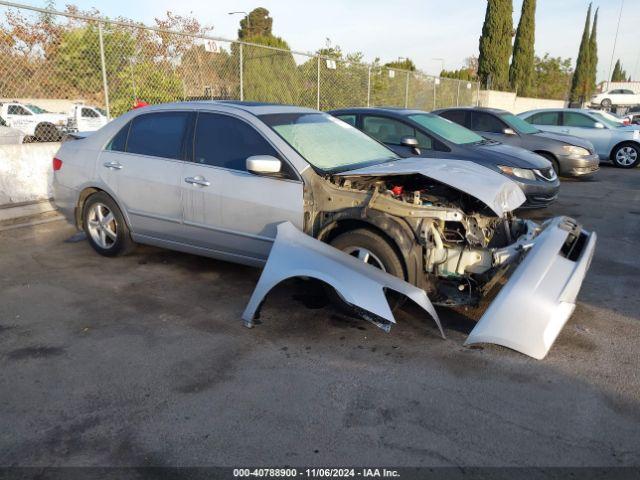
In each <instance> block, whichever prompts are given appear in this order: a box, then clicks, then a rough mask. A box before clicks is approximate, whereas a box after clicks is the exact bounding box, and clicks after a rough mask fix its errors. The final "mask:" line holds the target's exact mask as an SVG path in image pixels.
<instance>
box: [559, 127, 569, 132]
mask: <svg viewBox="0 0 640 480" xmlns="http://www.w3.org/2000/svg"><path fill="white" fill-rule="evenodd" d="M560 131H561V132H562V133H569V129H568V128H563V129H562V130H560Z"/></svg>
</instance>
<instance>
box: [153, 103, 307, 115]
mask: <svg viewBox="0 0 640 480" xmlns="http://www.w3.org/2000/svg"><path fill="white" fill-rule="evenodd" d="M207 107H209V108H211V109H212V110H215V109H216V108H215V107H226V108H232V109H238V110H242V111H245V112H248V113H251V114H253V115H256V116H258V115H266V114H271V113H318V111H317V110H314V109H312V108H306V107H296V106H295V105H282V104H279V103H266V102H241V101H236V100H193V101H187V102H173V103H160V104H157V105H148V106H145V107H142V108H141V110H142V111H145V112H147V111H156V110H172V109H185V108H186V109H189V110H202V109H204V110H206V109H207Z"/></svg>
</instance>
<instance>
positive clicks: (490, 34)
mask: <svg viewBox="0 0 640 480" xmlns="http://www.w3.org/2000/svg"><path fill="white" fill-rule="evenodd" d="M512 11H513V4H512V1H511V0H487V10H486V13H485V17H484V24H483V25H482V35H481V36H480V57H479V58H478V76H479V77H480V81H481V82H482V84H483V85H485V86H489V87H490V88H493V89H504V88H507V87H508V85H509V57H510V56H511V37H512V36H513V19H512V18H511V14H512Z"/></svg>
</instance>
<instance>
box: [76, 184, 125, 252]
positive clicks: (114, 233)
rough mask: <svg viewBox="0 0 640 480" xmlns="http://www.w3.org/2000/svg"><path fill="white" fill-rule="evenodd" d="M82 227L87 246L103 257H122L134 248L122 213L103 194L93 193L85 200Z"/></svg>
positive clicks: (109, 198) (108, 197) (111, 200)
mask: <svg viewBox="0 0 640 480" xmlns="http://www.w3.org/2000/svg"><path fill="white" fill-rule="evenodd" d="M83 227H84V231H85V233H86V235H87V239H88V240H89V244H90V245H91V246H92V247H93V249H94V250H95V251H96V252H98V253H99V254H100V255H104V256H105V257H115V256H117V255H124V254H126V253H128V252H129V251H131V250H132V249H133V247H134V246H135V244H134V243H133V240H131V235H130V233H129V227H128V226H127V224H126V222H125V220H124V216H123V215H122V212H121V211H120V209H119V208H118V206H117V205H116V202H114V201H113V199H112V198H111V197H110V196H109V195H107V194H106V193H104V192H98V193H94V194H93V195H91V196H90V197H89V198H88V199H87V201H86V203H85V205H84V209H83Z"/></svg>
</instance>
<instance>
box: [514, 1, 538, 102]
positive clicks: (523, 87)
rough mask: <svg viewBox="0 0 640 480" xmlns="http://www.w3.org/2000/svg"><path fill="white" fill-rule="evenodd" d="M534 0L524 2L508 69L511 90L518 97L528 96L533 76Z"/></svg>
mask: <svg viewBox="0 0 640 480" xmlns="http://www.w3.org/2000/svg"><path fill="white" fill-rule="evenodd" d="M535 22H536V0H524V2H522V13H521V15H520V22H519V23H518V30H517V31H516V40H515V42H514V44H513V59H512V60H511V68H510V69H509V83H510V84H511V88H512V89H514V90H515V91H516V92H518V93H519V94H520V95H528V94H529V93H530V90H531V78H532V76H533V63H534V43H535V31H536V25H535Z"/></svg>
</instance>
